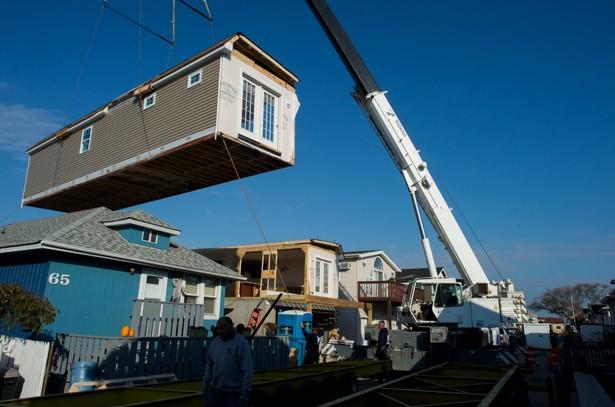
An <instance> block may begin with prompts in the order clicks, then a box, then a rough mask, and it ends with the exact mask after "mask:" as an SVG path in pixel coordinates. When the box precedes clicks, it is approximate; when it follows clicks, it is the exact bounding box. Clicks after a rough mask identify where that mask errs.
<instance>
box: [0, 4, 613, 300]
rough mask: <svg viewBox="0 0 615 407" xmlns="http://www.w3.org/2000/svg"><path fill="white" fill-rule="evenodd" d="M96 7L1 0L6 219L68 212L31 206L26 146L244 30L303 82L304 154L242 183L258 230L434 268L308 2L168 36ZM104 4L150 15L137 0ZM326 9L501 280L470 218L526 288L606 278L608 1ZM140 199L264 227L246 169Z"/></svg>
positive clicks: (170, 214)
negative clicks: (25, 202) (207, 184)
mask: <svg viewBox="0 0 615 407" xmlns="http://www.w3.org/2000/svg"><path fill="white" fill-rule="evenodd" d="M143 3H144V4H143V11H142V20H143V24H144V25H145V26H147V27H148V28H150V29H152V30H153V31H156V32H158V33H160V34H162V35H164V36H167V37H170V36H171V25H170V20H171V11H170V10H171V7H170V4H171V1H170V0H148V1H143ZM190 3H191V4H192V5H194V6H195V7H197V8H199V9H200V10H202V11H205V8H204V6H203V3H202V2H200V1H197V0H191V1H190ZM102 4H103V2H102V0H101V1H93V0H92V1H83V0H66V1H62V2H47V1H41V0H37V1H28V2H24V1H21V0H5V1H3V2H2V6H3V7H2V13H0V35H1V36H2V38H3V45H2V47H0V177H1V179H2V186H3V188H2V191H3V197H2V199H1V200H0V224H7V223H14V222H19V221H22V220H27V219H35V218H40V217H45V216H52V215H55V214H57V213H56V212H51V211H46V210H42V209H37V208H21V209H20V202H21V196H22V192H23V184H24V180H25V174H26V169H27V154H25V150H26V149H27V148H28V147H30V146H32V145H33V144H34V143H35V142H37V141H38V140H40V139H42V138H44V137H45V136H47V135H49V134H51V133H52V132H53V131H55V130H57V129H59V128H60V127H62V126H63V125H64V124H67V123H68V122H71V121H74V120H76V119H78V118H79V117H81V116H83V115H85V114H87V113H89V112H90V111H92V110H93V109H95V108H97V107H99V106H101V105H103V104H105V103H106V102H109V101H110V100H112V99H113V98H115V97H117V96H119V95H121V94H122V93H124V92H126V91H127V90H129V89H131V88H133V87H135V86H136V85H137V84H139V83H140V82H143V81H145V80H147V79H149V78H151V77H153V76H155V75H156V74H158V73H160V72H162V71H163V70H165V69H166V68H168V67H170V66H173V65H175V64H177V63H179V62H181V61H182V60H184V59H186V58H188V57H190V56H192V55H194V54H196V53H197V52H199V51H201V50H203V49H205V48H207V47H209V46H211V45H212V43H213V42H217V41H220V40H222V39H224V38H225V37H227V36H229V35H231V34H233V33H235V32H242V33H244V34H245V35H247V36H248V37H249V38H250V39H251V40H252V41H254V42H255V43H256V44H258V45H259V46H260V47H262V48H263V49H264V50H265V51H267V52H268V53H269V54H271V55H272V56H274V57H275V58H276V59H277V60H278V61H280V62H281V63H282V64H283V65H284V66H286V67H287V68H288V69H290V70H291V71H292V72H293V73H295V74H296V75H297V76H298V77H299V78H300V80H301V82H300V83H299V84H298V86H297V94H298V97H299V100H300V102H301V108H300V110H299V114H298V116H297V128H296V142H297V151H296V165H295V166H294V167H292V168H289V169H284V170H280V171H276V172H272V173H268V174H263V175H260V176H256V177H252V178H248V179H245V180H244V185H245V187H246V190H247V193H248V196H249V199H250V201H251V203H252V205H253V206H254V209H255V212H256V214H257V216H258V220H259V222H260V224H261V225H262V227H263V230H264V233H265V237H266V239H267V240H268V241H284V240H296V239H308V238H320V239H325V240H330V241H336V242H338V243H341V244H342V246H343V248H344V250H347V251H354V250H371V249H383V250H385V251H386V252H387V254H388V255H389V256H390V257H391V258H392V259H393V260H394V261H395V262H396V263H397V264H398V265H399V266H400V267H402V268H406V267H424V259H423V256H422V253H421V249H420V240H419V235H418V232H417V228H416V222H415V220H414V215H413V214H412V209H411V203H410V199H409V196H408V193H407V190H406V187H405V185H404V182H403V180H402V178H401V176H400V175H399V174H398V172H397V170H396V167H395V166H394V165H393V162H392V161H391V159H390V158H389V157H388V155H387V153H386V152H385V150H384V148H383V146H382V145H381V143H380V141H379V140H378V138H377V137H376V135H375V133H374V132H373V130H372V129H371V127H370V126H369V124H368V122H367V120H366V118H365V117H364V115H363V113H362V112H361V110H360V108H359V107H358V106H357V105H356V103H355V102H354V101H353V99H352V98H351V97H350V93H351V91H352V87H353V83H352V80H351V79H350V76H349V75H348V74H347V72H346V71H345V68H344V67H343V65H342V63H341V62H340V60H339V59H338V57H337V55H336V54H335V52H334V50H333V48H332V46H331V45H330V44H329V42H328V40H327V39H326V37H325V35H324V33H323V32H322V30H321V28H320V26H319V25H318V23H317V22H316V20H315V18H314V17H313V16H312V14H311V12H310V10H309V8H308V7H307V5H306V4H305V3H304V2H303V1H288V0H285V1H282V0H278V1H273V0H272V1H265V2H256V1H247V0H244V1H228V0H227V1H222V0H209V1H208V4H209V7H210V9H211V13H212V15H213V18H214V23H213V25H210V24H209V23H208V22H207V21H205V20H203V19H202V18H201V17H199V16H198V15H196V14H194V13H192V12H191V11H189V10H188V9H187V8H186V7H185V6H183V5H181V4H178V5H177V25H176V43H175V46H174V48H173V49H172V50H171V49H170V47H169V45H168V44H167V43H165V42H164V41H162V40H160V39H159V38H157V37H155V36H153V35H151V34H149V33H146V32H142V33H141V34H140V33H139V30H138V29H137V27H136V26H134V25H132V24H131V23H129V22H127V21H126V20H124V19H123V18H121V17H119V16H118V15H117V14H115V13H113V12H112V11H110V10H109V9H106V10H105V11H104V12H102V16H101V10H102ZM108 4H109V5H110V6H111V7H113V8H114V9H117V10H119V11H121V12H123V13H124V14H126V15H129V16H130V17H132V18H133V19H135V20H138V19H139V15H140V11H139V8H140V6H139V1H138V0H109V2H108ZM329 4H330V6H331V8H332V9H333V11H334V12H335V14H336V15H337V17H338V19H339V20H340V21H341V23H342V25H343V26H344V28H345V29H346V31H347V32H348V34H349V35H350V37H351V39H352V41H353V42H354V44H355V46H356V47H357V48H358V50H359V52H360V53H361V55H362V56H363V59H364V60H365V62H366V63H367V65H368V67H369V68H370V70H371V71H372V74H373V75H374V77H375V78H376V80H377V82H378V83H379V85H380V86H381V88H383V89H386V90H388V97H389V100H390V102H391V104H392V105H393V107H394V108H395V110H396V112H397V114H398V116H399V117H400V118H401V119H402V122H403V123H404V126H405V127H406V130H407V131H408V132H409V133H411V137H412V139H413V141H414V143H415V145H416V146H417V148H419V149H420V150H421V155H422V157H423V159H424V160H425V161H427V162H428V164H429V168H430V170H431V172H432V175H434V176H435V177H436V180H437V182H438V186H439V187H440V188H441V189H442V190H443V192H444V194H445V197H446V198H447V200H448V202H449V205H450V206H452V207H454V213H455V214H456V215H457V219H458V221H459V223H460V224H461V226H462V228H463V229H464V231H465V232H466V235H467V236H468V239H469V240H470V242H471V244H472V245H473V247H475V248H476V251H477V254H478V256H479V259H480V260H481V262H482V263H483V266H484V268H485V269H486V272H487V274H488V275H489V277H490V278H491V279H493V280H499V279H500V278H499V276H498V273H497V272H496V271H495V269H494V268H493V266H492V265H491V262H490V261H489V260H488V259H487V258H486V256H485V255H484V253H483V252H482V249H481V248H480V246H479V244H478V243H477V241H476V240H475V239H474V237H473V234H472V232H471V230H473V231H474V232H475V233H476V235H477V236H478V237H479V239H480V242H481V243H482V245H483V246H484V247H485V248H486V250H487V252H488V254H489V256H490V257H491V259H493V261H494V263H495V265H496V266H497V269H498V270H499V272H500V273H501V274H502V276H504V277H505V278H511V279H512V280H513V282H514V283H515V286H516V288H517V289H518V290H522V291H525V292H526V296H527V297H528V300H532V299H533V298H534V297H536V296H538V295H540V294H541V293H542V292H543V291H544V290H546V289H549V288H552V287H558V286H563V285H567V284H575V283H580V282H600V283H608V281H610V280H611V278H615V272H614V271H613V264H614V262H615V216H614V215H613V212H612V210H611V207H612V205H613V202H614V201H615V181H614V180H615V170H614V164H613V161H612V156H613V155H614V154H613V153H614V152H615V151H614V147H615V140H614V138H613V136H614V133H615V119H614V118H615V97H614V95H615V75H614V74H613V72H615V50H614V45H613V44H615V24H613V18H614V17H615V3H613V2H612V1H609V0H604V1H586V2H578V1H565V0H561V1H544V0H538V1H500V0H489V1H459V0H438V1H436V0H432V1H425V0H422V1H414V0H413V1H392V0H383V1H380V2H376V3H374V2H368V1H362V2H361V1H360V2H356V1H353V2H351V1H343V0H330V2H329ZM98 23H99V25H98V27H99V28H98V30H97V32H96V36H95V38H94V40H93V41H92V38H93V34H94V32H95V27H96V26H97V24H98ZM140 38H141V41H140ZM90 44H92V46H91V49H90V52H89V57H88V58H87V62H84V61H86V54H87V53H88V49H89V46H90ZM139 50H140V51H139ZM81 72H82V74H81ZM79 78H81V79H80V81H78V79H79ZM78 82H79V86H77V83H78ZM69 107H70V109H69ZM140 208H141V209H144V210H146V211H148V212H150V213H151V214H153V215H155V216H157V217H159V218H161V219H163V220H165V221H167V222H170V223H171V224H173V225H175V226H177V227H179V228H180V229H182V234H181V236H179V238H178V239H177V241H178V242H179V243H181V244H183V245H185V246H187V247H210V246H225V245H238V244H250V243H259V242H263V241H264V239H265V237H263V236H262V235H261V233H260V230H259V228H258V227H257V224H256V221H255V220H254V218H253V216H252V212H251V211H250V209H249V206H248V204H247V201H246V198H245V197H244V195H243V192H242V189H241V186H240V184H239V183H238V182H231V183H227V184H224V185H220V186H216V187H212V188H208V189H204V190H200V191H196V192H193V193H189V194H184V195H181V196H177V197H173V198H168V199H165V200H162V201H158V202H153V203H149V204H146V205H142V206H140ZM460 214H463V217H464V218H465V219H467V221H468V224H466V223H465V221H464V220H463V219H462V218H461V216H460ZM470 228H471V229H470ZM431 240H432V245H433V246H434V251H435V255H436V262H437V264H438V265H443V266H445V267H446V268H447V269H448V270H449V271H450V270H454V267H453V266H452V264H451V262H450V260H449V258H448V256H447V254H446V253H445V252H444V250H443V247H442V246H441V244H440V243H439V242H438V241H437V239H436V237H435V236H434V234H433V232H431ZM453 274H455V273H453Z"/></svg>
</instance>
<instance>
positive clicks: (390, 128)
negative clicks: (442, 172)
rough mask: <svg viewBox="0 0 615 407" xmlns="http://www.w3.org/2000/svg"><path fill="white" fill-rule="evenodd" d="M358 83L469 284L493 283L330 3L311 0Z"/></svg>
mask: <svg viewBox="0 0 615 407" xmlns="http://www.w3.org/2000/svg"><path fill="white" fill-rule="evenodd" d="M306 2H307V3H308V5H309V6H310V8H311V10H312V12H313V13H314V15H315V16H316V19H317V20H318V21H319V23H320V25H321V26H322V28H323V30H324V31H325V33H326V34H327V36H328V37H329V40H330V41H331V44H332V45H333V47H334V48H335V50H336V51H337V53H338V55H339V56H340V58H341V60H342V62H343V63H344V65H345V66H346V69H347V70H348V72H349V73H350V76H351V77H352V78H353V80H354V82H355V85H356V94H355V97H356V99H357V100H358V101H359V104H360V105H361V107H362V108H363V109H364V110H365V112H366V113H367V115H368V116H369V118H370V120H371V121H372V123H373V125H374V127H375V128H376V131H377V133H378V135H379V136H380V138H381V139H382V141H383V142H384V144H385V145H386V147H387V149H388V150H389V152H390V153H391V155H392V157H393V159H394V161H395V163H396V165H397V167H398V168H399V170H400V172H401V174H402V176H403V178H404V180H405V182H406V185H407V187H408V190H409V191H410V192H414V191H416V193H417V197H418V200H419V202H420V204H421V207H422V208H423V211H424V212H425V214H426V215H427V217H428V218H429V220H430V222H431V224H432V225H433V227H434V229H435V230H436V232H437V233H438V235H439V237H440V239H441V240H442V242H443V244H444V246H445V248H446V250H447V251H448V252H449V255H450V256H451V258H452V260H453V263H454V264H455V266H456V267H457V269H458V271H459V273H460V274H461V276H462V277H463V278H464V280H465V282H466V284H467V285H474V284H477V283H488V282H489V280H488V278H487V276H486V274H485V272H484V271H483V268H482V266H481V265H480V263H479V262H478V259H477V258H476V255H475V254H474V252H473V251H472V249H471V247H470V245H469V243H468V241H467V239H466V238H465V236H464V234H463V233H462V231H461V228H460V227H459V225H458V223H457V221H456V220H455V218H454V216H453V214H452V212H451V209H450V208H449V207H448V205H447V204H446V201H445V200H444V197H443V196H442V194H441V193H440V190H439V189H438V187H437V186H436V184H435V183H434V181H433V178H432V177H431V175H430V174H429V171H428V170H427V164H425V162H424V161H423V160H422V159H421V157H420V156H419V153H418V150H417V149H416V148H415V147H414V145H413V143H412V141H411V140H410V138H409V137H408V134H407V132H406V131H405V129H404V127H403V125H402V124H401V121H400V120H399V118H398V116H397V114H395V111H394V110H393V108H392V107H391V105H390V103H389V102H388V99H387V97H386V95H385V93H384V92H382V91H381V90H380V88H379V87H378V85H377V83H376V81H375V79H374V78H373V76H372V75H371V72H370V71H369V69H368V68H367V66H366V65H365V63H364V62H363V60H362V58H361V56H360V55H359V53H358V51H357V50H356V48H355V47H354V45H353V44H352V42H351V41H350V38H349V37H348V35H347V34H346V32H345V31H344V29H343V28H342V26H341V24H340V23H339V21H338V20H337V18H336V17H335V15H334V14H333V12H332V11H331V9H330V8H329V6H328V4H327V3H326V1H325V0H306Z"/></svg>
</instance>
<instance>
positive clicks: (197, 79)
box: [188, 69, 203, 88]
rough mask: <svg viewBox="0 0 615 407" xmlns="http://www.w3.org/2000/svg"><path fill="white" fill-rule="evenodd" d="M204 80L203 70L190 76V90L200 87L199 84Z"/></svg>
mask: <svg viewBox="0 0 615 407" xmlns="http://www.w3.org/2000/svg"><path fill="white" fill-rule="evenodd" d="M202 79H203V70H202V69H199V70H198V71H196V72H192V73H191V74H190V75H188V88H191V87H193V86H194V85H198V84H199V83H201V80H202Z"/></svg>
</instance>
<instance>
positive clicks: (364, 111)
mask: <svg viewBox="0 0 615 407" xmlns="http://www.w3.org/2000/svg"><path fill="white" fill-rule="evenodd" d="M351 96H352V97H353V99H354V100H355V101H356V102H357V104H359V106H360V107H361V110H362V111H363V113H364V115H365V118H366V119H367V121H368V123H369V124H370V126H371V127H372V128H373V129H374V131H375V132H376V134H377V135H378V139H379V140H380V141H381V142H382V145H383V146H384V148H385V150H386V152H387V153H388V154H389V157H391V160H393V162H394V163H395V167H397V169H398V170H399V171H402V168H401V167H400V166H399V163H398V162H397V159H396V158H395V156H394V155H393V152H392V151H391V149H390V148H389V146H388V145H387V144H386V142H385V141H384V137H383V136H382V134H380V131H378V128H377V127H376V125H375V124H374V122H373V121H372V119H371V117H370V116H369V114H368V113H367V109H366V108H365V105H364V104H363V101H362V100H363V99H362V98H361V97H360V96H359V94H358V93H357V92H354V93H352V94H351ZM410 135H411V134H410V133H409V134H408V136H410ZM430 173H432V176H433V177H434V178H437V179H438V185H442V186H443V187H441V189H443V190H444V191H445V192H446V195H447V196H448V197H449V199H450V200H451V201H452V202H453V205H454V206H455V207H456V208H457V211H458V212H459V215H461V218H462V219H463V221H464V223H465V224H466V225H467V227H468V228H469V229H470V232H472V236H474V238H475V239H476V241H477V242H478V244H479V245H480V247H481V249H482V250H483V253H485V255H486V256H487V258H488V259H489V262H490V263H491V265H492V266H493V268H494V269H495V271H496V272H497V273H498V275H499V276H500V278H501V279H502V281H503V280H504V277H503V276H502V273H500V270H499V269H498V266H497V265H496V264H495V262H494V261H493V259H492V258H491V256H490V255H489V252H488V251H487V249H486V248H485V246H484V245H483V242H482V241H481V240H480V239H479V238H478V235H477V234H476V232H475V231H474V229H473V228H472V225H470V222H469V221H468V219H467V218H466V217H465V215H464V214H463V211H462V210H461V207H460V206H459V205H457V202H456V201H455V198H453V195H452V194H451V193H450V191H449V190H448V189H446V185H445V184H444V182H443V181H442V179H441V178H440V177H438V176H437V175H435V174H434V173H433V170H430Z"/></svg>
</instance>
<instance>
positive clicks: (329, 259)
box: [196, 239, 371, 324]
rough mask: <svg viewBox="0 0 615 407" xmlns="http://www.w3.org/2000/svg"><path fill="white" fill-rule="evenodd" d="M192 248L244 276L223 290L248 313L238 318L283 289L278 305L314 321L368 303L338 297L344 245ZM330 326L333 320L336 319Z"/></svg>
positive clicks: (305, 242) (302, 243)
mask: <svg viewBox="0 0 615 407" xmlns="http://www.w3.org/2000/svg"><path fill="white" fill-rule="evenodd" d="M196 252H197V253H199V254H202V255H203V256H206V257H208V258H210V259H211V260H214V261H216V262H218V263H220V264H222V265H224V266H226V267H228V268H230V269H232V270H235V271H237V272H238V273H239V274H241V275H242V276H243V277H246V278H247V279H246V280H244V281H241V282H237V283H235V282H231V283H230V285H228V286H227V288H226V297H227V299H229V300H228V303H229V304H231V303H232V304H234V305H233V307H234V308H235V309H240V308H242V307H243V311H242V313H243V314H246V315H243V314H241V315H238V316H237V317H238V318H240V319H245V320H247V319H248V316H249V313H250V311H252V309H253V308H255V305H254V304H257V303H258V301H259V300H260V299H263V298H265V299H268V300H274V299H276V298H277V296H278V294H279V293H283V295H282V297H281V301H280V303H279V304H278V308H279V309H283V308H295V309H300V310H305V311H308V312H312V313H313V314H314V315H315V320H317V319H318V318H317V314H319V313H321V312H329V313H331V312H333V313H335V314H337V309H338V308H340V307H350V308H363V307H367V305H365V304H363V303H361V302H358V301H356V300H349V299H340V298H339V264H338V261H337V259H338V257H340V256H341V255H342V247H341V245H339V244H337V243H332V242H327V241H324V240H318V239H309V240H296V241H290V242H275V243H269V244H255V245H245V246H232V247H221V248H203V249H196ZM229 297H231V298H232V299H230V298H229ZM241 303H243V305H241ZM370 309H371V307H370ZM233 318H234V319H235V317H233ZM331 324H335V320H334V319H332V320H331Z"/></svg>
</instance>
